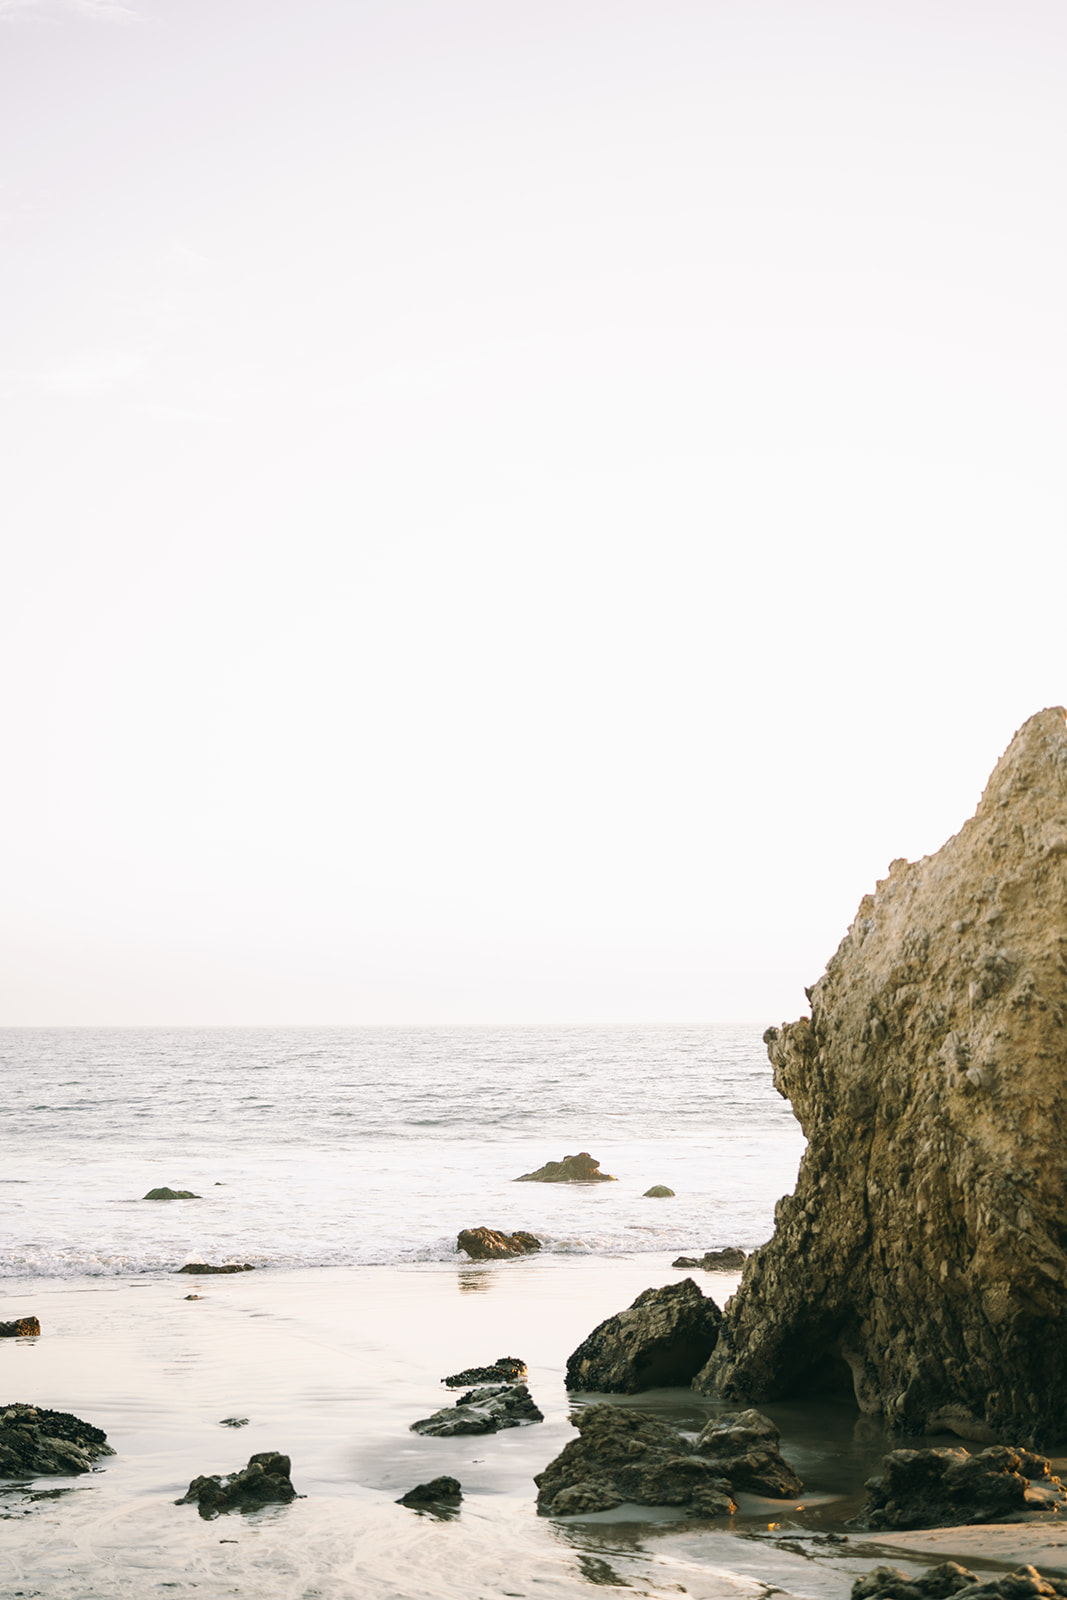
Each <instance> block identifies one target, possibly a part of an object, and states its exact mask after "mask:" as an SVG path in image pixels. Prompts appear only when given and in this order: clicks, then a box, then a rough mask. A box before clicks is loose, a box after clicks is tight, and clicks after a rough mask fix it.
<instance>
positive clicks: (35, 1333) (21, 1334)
mask: <svg viewBox="0 0 1067 1600" xmlns="http://www.w3.org/2000/svg"><path fill="white" fill-rule="evenodd" d="M40 1332H41V1324H40V1323H39V1322H38V1321H37V1318H36V1317H16V1318H15V1320H14V1322H0V1339H36V1338H38V1337H39V1336H40Z"/></svg>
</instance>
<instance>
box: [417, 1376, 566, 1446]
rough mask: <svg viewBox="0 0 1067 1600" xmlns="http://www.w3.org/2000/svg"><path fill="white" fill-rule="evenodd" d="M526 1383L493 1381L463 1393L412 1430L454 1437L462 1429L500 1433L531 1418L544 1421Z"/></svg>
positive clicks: (440, 1437)
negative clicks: (498, 1382) (453, 1402)
mask: <svg viewBox="0 0 1067 1600" xmlns="http://www.w3.org/2000/svg"><path fill="white" fill-rule="evenodd" d="M544 1420H545V1419H544V1413H543V1412H541V1411H539V1410H538V1408H537V1406H536V1405H535V1404H534V1402H533V1400H532V1399H531V1397H530V1391H529V1389H527V1387H526V1385H525V1384H524V1383H516V1384H507V1383H504V1384H490V1385H488V1386H487V1387H485V1388H481V1389H471V1390H469V1391H468V1392H467V1393H466V1394H462V1395H460V1397H459V1399H458V1400H457V1401H456V1403H455V1405H454V1406H445V1407H444V1408H443V1409H442V1410H441V1411H435V1412H434V1413H433V1415H432V1416H430V1417H423V1418H422V1419H421V1421H419V1422H413V1423H412V1424H411V1431H412V1433H424V1434H428V1435H429V1436H430V1437H431V1438H434V1439H451V1438H452V1437H454V1435H456V1434H461V1433H498V1432H499V1431H500V1429H501V1428H520V1427H522V1426H523V1425H524V1424H525V1423H528V1422H543V1421H544Z"/></svg>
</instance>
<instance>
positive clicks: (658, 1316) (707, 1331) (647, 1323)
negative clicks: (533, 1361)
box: [566, 1278, 722, 1394]
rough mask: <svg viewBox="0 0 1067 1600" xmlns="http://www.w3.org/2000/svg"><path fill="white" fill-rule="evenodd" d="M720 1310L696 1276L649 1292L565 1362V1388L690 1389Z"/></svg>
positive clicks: (620, 1391) (609, 1320)
mask: <svg viewBox="0 0 1067 1600" xmlns="http://www.w3.org/2000/svg"><path fill="white" fill-rule="evenodd" d="M721 1322H722V1312H721V1311H720V1310H719V1308H718V1306H717V1305H716V1304H715V1302H714V1300H711V1299H709V1298H708V1297H707V1296H706V1295H704V1294H702V1293H701V1291H700V1289H699V1288H698V1286H697V1285H696V1284H695V1283H694V1282H693V1280H692V1278H683V1279H682V1281H681V1283H669V1284H666V1285H664V1287H663V1288H662V1289H645V1290H644V1291H643V1292H642V1293H641V1294H639V1295H638V1296H637V1299H636V1300H635V1301H634V1302H633V1304H632V1305H631V1306H630V1307H628V1309H627V1310H626V1311H620V1312H619V1313H618V1315H617V1316H614V1317H608V1318H607V1319H606V1321H604V1322H602V1323H600V1324H599V1326H598V1327H596V1328H594V1329H593V1331H592V1333H591V1334H590V1335H589V1337H588V1339H585V1340H584V1341H583V1342H582V1343H581V1344H580V1345H579V1346H578V1348H577V1350H575V1352H574V1354H573V1355H572V1356H571V1357H570V1359H569V1360H568V1362H567V1377H566V1386H567V1388H568V1389H584V1390H591V1391H595V1392H596V1393H599V1394H637V1393H638V1392H639V1391H640V1390H641V1389H656V1388H660V1387H666V1386H670V1385H673V1386H676V1387H679V1386H682V1385H686V1384H688V1383H689V1382H690V1380H691V1379H692V1378H693V1376H694V1374H695V1373H697V1372H699V1371H700V1369H701V1368H702V1367H703V1366H704V1364H705V1362H706V1361H707V1359H708V1357H709V1356H710V1355H711V1352H712V1350H713V1349H714V1348H715V1341H716V1339H717V1338H718V1336H719V1325H720V1323H721Z"/></svg>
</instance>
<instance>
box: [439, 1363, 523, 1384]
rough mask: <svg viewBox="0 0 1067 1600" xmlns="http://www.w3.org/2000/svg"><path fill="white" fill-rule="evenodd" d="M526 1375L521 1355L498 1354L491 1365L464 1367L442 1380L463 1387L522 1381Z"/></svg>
mask: <svg viewBox="0 0 1067 1600" xmlns="http://www.w3.org/2000/svg"><path fill="white" fill-rule="evenodd" d="M526 1377H527V1371H526V1363H525V1361H523V1360H522V1358H521V1357H520V1356H497V1358H496V1360H495V1361H494V1362H493V1364H492V1366H491V1367H464V1369H463V1371H462V1372H453V1373H451V1374H450V1375H449V1376H448V1377H447V1378H442V1379H441V1382H442V1383H446V1384H447V1385H448V1387H449V1388H450V1389H462V1388H465V1387H466V1386H467V1385H468V1384H472V1383H522V1382H524V1381H525V1379H526Z"/></svg>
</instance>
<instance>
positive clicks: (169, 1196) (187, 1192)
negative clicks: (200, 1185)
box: [144, 1187, 201, 1200]
mask: <svg viewBox="0 0 1067 1600" xmlns="http://www.w3.org/2000/svg"><path fill="white" fill-rule="evenodd" d="M144 1198H145V1199H146V1200H199V1199H201V1196H200V1195H198V1194H194V1193H193V1191H192V1190H191V1189H168V1188H166V1187H164V1188H162V1189H149V1191H148V1193H147V1194H146V1195H145V1197H144Z"/></svg>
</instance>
